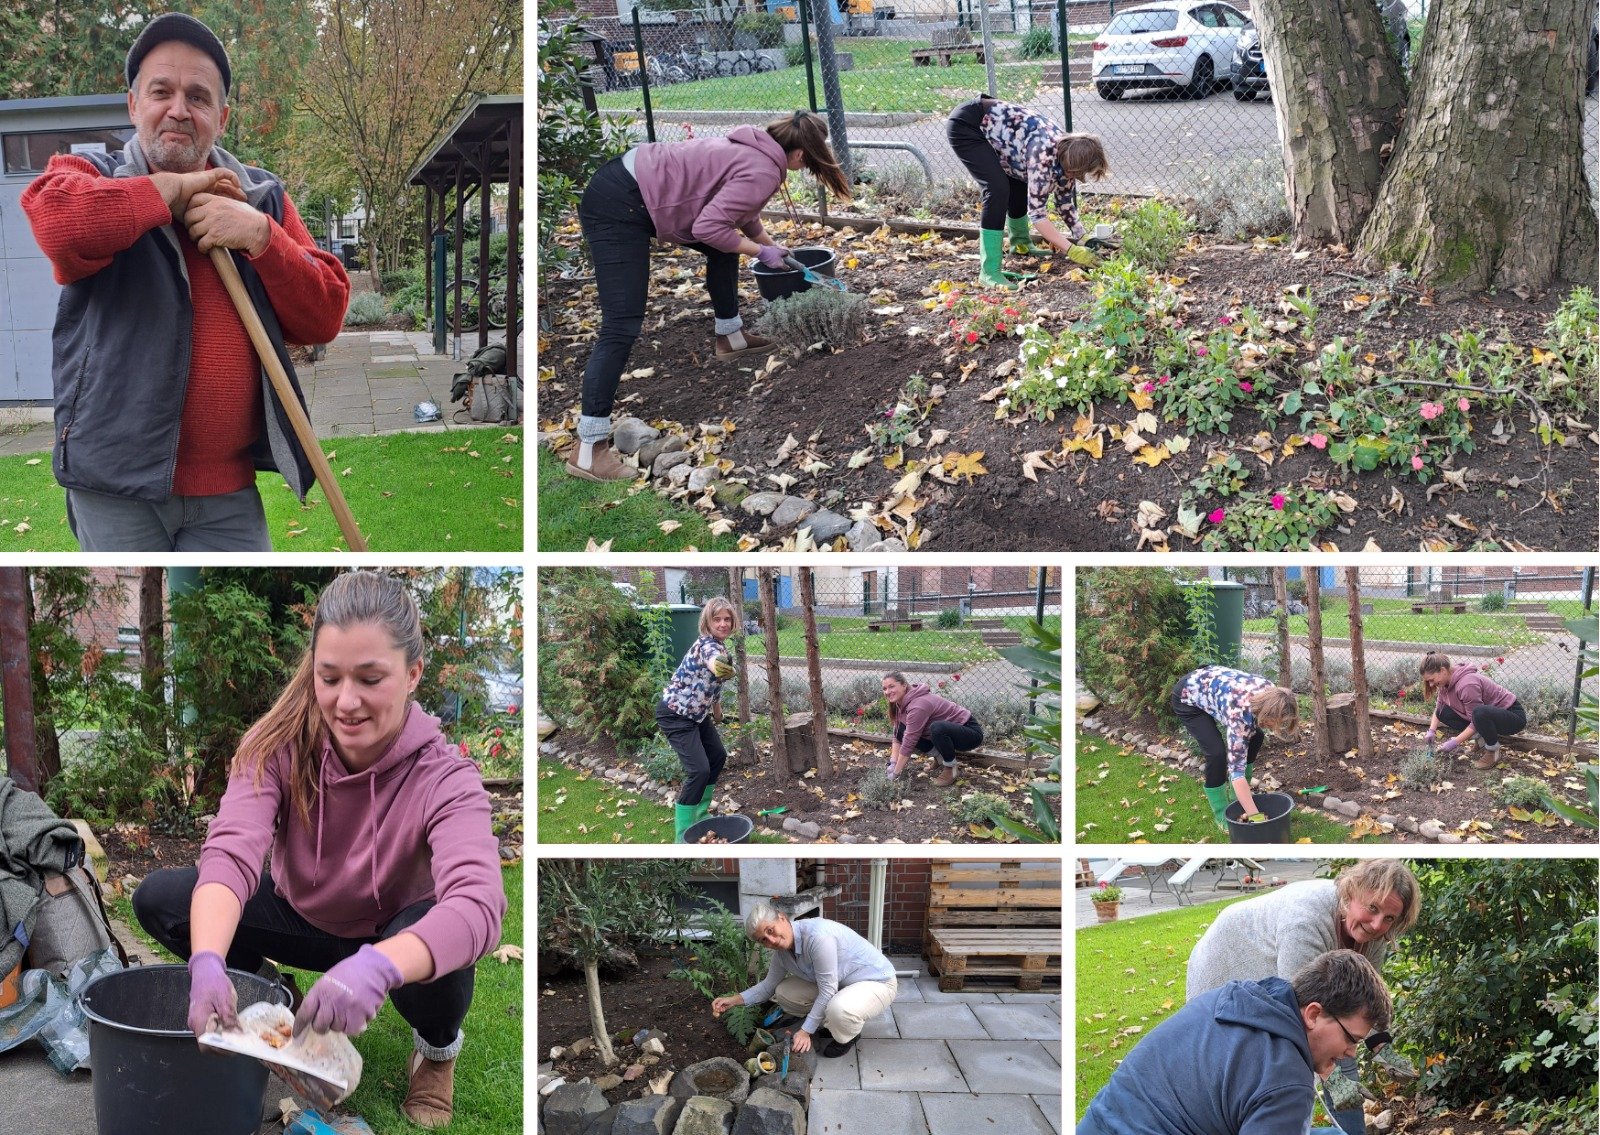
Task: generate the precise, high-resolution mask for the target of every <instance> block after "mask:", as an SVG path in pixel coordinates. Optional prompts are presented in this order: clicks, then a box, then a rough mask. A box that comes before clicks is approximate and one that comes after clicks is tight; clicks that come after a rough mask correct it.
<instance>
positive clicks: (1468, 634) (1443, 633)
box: [1244, 599, 1581, 646]
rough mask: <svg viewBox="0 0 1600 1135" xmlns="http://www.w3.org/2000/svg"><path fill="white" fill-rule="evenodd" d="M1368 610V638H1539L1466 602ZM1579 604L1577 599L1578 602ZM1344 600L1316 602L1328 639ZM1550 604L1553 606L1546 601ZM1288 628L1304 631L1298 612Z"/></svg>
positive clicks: (1253, 624) (1270, 629)
mask: <svg viewBox="0 0 1600 1135" xmlns="http://www.w3.org/2000/svg"><path fill="white" fill-rule="evenodd" d="M1363 602H1367V603H1371V604H1372V614H1370V615H1368V616H1366V617H1365V618H1363V619H1362V620H1361V633H1362V635H1363V636H1364V637H1366V638H1369V639H1374V638H1381V639H1389V640H1391V641H1393V642H1417V643H1428V644H1430V645H1438V646H1529V645H1531V644H1533V643H1536V642H1540V641H1542V639H1541V637H1540V636H1539V635H1536V634H1534V633H1533V632H1532V631H1530V630H1528V628H1527V627H1525V626H1524V625H1523V623H1522V619H1521V617H1520V616H1518V615H1515V614H1505V613H1495V612H1490V611H1479V610H1476V609H1474V607H1475V605H1474V607H1469V608H1468V610H1467V612H1466V614H1463V615H1456V614H1448V613H1446V614H1440V613H1437V612H1430V613H1429V614H1425V615H1419V614H1416V613H1414V612H1413V611H1412V610H1411V603H1412V600H1410V599H1368V600H1363ZM1578 606H1581V604H1578ZM1349 609H1350V606H1349V604H1348V603H1347V602H1346V601H1345V600H1343V599H1328V600H1326V601H1324V603H1323V604H1322V633H1323V634H1325V635H1327V636H1328V637H1330V638H1346V637H1348V636H1349V633H1350V622H1349V614H1348V612H1349ZM1552 609H1555V606H1554V605H1552ZM1244 629H1245V630H1246V631H1251V632H1258V633H1262V634H1276V633H1277V629H1278V627H1277V623H1276V622H1275V621H1274V620H1272V619H1246V620H1245V624H1244ZM1289 633H1290V634H1297V635H1303V634H1305V633H1306V617H1305V616H1304V615H1291V616H1289Z"/></svg>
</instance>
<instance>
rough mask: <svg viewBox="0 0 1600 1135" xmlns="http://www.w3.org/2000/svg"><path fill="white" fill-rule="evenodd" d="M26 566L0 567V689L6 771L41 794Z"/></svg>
mask: <svg viewBox="0 0 1600 1135" xmlns="http://www.w3.org/2000/svg"><path fill="white" fill-rule="evenodd" d="M27 590H28V569H27V568H20V567H8V568H0V693H3V699H0V702H3V704H4V706H5V733H4V738H5V750H6V753H5V757H6V759H5V772H6V775H7V776H9V777H10V778H11V779H12V780H13V781H15V782H16V784H17V787H18V788H20V789H22V790H23V791H24V792H37V793H38V794H39V795H41V796H43V795H44V789H45V777H43V776H42V775H41V774H40V770H39V761H38V758H37V755H36V752H35V745H34V739H35V730H34V724H33V665H32V663H31V661H30V655H31V654H32V651H31V650H30V649H29V643H28V625H29V622H30V609H29V605H28V604H27V603H26V602H25V601H24V599H23V596H24V594H25V593H26V592H27Z"/></svg>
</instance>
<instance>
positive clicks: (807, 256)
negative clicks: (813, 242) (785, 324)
mask: <svg viewBox="0 0 1600 1135" xmlns="http://www.w3.org/2000/svg"><path fill="white" fill-rule="evenodd" d="M789 255H790V256H793V257H794V258H795V259H796V260H798V261H800V263H802V264H804V265H805V266H806V267H807V268H809V269H811V270H812V271H813V272H815V273H816V274H817V275H819V276H832V275H834V268H835V267H837V266H838V263H839V259H838V257H836V256H834V254H833V249H831V248H822V247H820V246H818V247H812V248H791V249H790V250H789ZM753 271H754V272H755V274H756V287H757V288H759V289H760V290H761V298H762V299H764V300H766V301H767V302H768V303H771V302H772V301H773V300H781V299H783V298H784V297H785V296H792V295H794V294H795V293H796V292H803V291H805V290H806V289H807V288H809V287H811V283H810V282H809V281H808V280H807V279H806V278H805V276H804V275H802V274H801V273H799V272H796V271H795V270H794V269H793V268H768V267H767V266H766V265H765V264H763V263H761V261H759V260H757V261H756V263H755V268H754V269H753Z"/></svg>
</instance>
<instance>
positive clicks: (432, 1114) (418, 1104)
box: [400, 1052, 456, 1127]
mask: <svg viewBox="0 0 1600 1135" xmlns="http://www.w3.org/2000/svg"><path fill="white" fill-rule="evenodd" d="M455 1084H456V1060H455V1057H453V1056H452V1057H451V1058H450V1059H449V1060H429V1059H428V1058H427V1057H425V1056H423V1055H422V1053H420V1052H413V1053H412V1054H411V1088H410V1090H409V1091H407V1092H406V1102H405V1103H403V1104H401V1105H400V1111H401V1113H402V1114H404V1115H405V1117H406V1118H407V1119H409V1120H411V1122H412V1123H415V1124H416V1125H417V1126H418V1127H445V1126H447V1125H448V1124H449V1123H450V1119H451V1116H452V1115H453V1114H454V1112H455Z"/></svg>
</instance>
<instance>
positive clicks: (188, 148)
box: [139, 134, 206, 173]
mask: <svg viewBox="0 0 1600 1135" xmlns="http://www.w3.org/2000/svg"><path fill="white" fill-rule="evenodd" d="M139 144H140V146H141V147H142V148H143V149H144V153H145V158H146V160H147V161H148V162H149V163H150V168H151V169H153V170H160V171H161V172H163V173H194V172H196V171H198V170H202V169H204V168H205V165H206V155H205V152H204V151H202V150H201V149H200V143H199V141H198V140H197V139H190V140H189V141H188V142H185V143H183V144H181V145H176V146H173V145H168V144H167V143H166V142H164V141H162V140H161V136H160V134H156V135H154V136H153V137H149V138H140V139H139Z"/></svg>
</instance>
